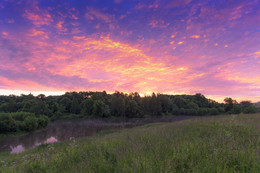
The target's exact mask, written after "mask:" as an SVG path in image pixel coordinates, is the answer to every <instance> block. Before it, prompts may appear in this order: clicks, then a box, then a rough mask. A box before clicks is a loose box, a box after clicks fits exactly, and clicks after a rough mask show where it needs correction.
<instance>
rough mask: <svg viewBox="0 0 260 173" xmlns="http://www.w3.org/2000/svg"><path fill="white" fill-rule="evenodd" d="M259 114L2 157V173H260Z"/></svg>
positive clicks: (143, 129)
mask: <svg viewBox="0 0 260 173" xmlns="http://www.w3.org/2000/svg"><path fill="white" fill-rule="evenodd" d="M259 124H260V114H251V115H223V116H216V117H204V118H203V117H202V118H197V119H190V120H184V121H179V122H172V123H155V124H148V125H145V126H140V127H135V128H132V129H124V130H120V131H114V132H109V133H101V134H99V135H97V136H94V137H91V138H82V139H79V140H76V141H69V142H62V143H56V144H49V145H41V146H39V147H37V148H35V149H32V150H28V151H26V152H24V153H20V154H12V155H10V154H6V153H3V154H0V167H1V168H0V172H1V171H2V172H102V173H103V172H134V173H135V172H142V173H143V172H149V173H150V172H156V173H157V172H207V173H208V172H260V138H259V134H260V126H259Z"/></svg>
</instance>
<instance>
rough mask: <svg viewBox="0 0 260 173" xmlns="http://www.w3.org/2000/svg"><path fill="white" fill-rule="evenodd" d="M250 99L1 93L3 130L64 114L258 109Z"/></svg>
mask: <svg viewBox="0 0 260 173" xmlns="http://www.w3.org/2000/svg"><path fill="white" fill-rule="evenodd" d="M258 111H259V110H258V108H256V107H255V106H254V105H253V104H252V103H251V102H249V101H243V102H240V103H237V101H235V100H233V99H232V98H226V99H225V100H224V103H218V102H216V101H214V100H211V99H207V98H206V97H205V96H203V95H202V94H195V95H165V94H154V93H153V94H152V95H151V96H145V97H141V96H140V95H139V94H138V93H137V92H135V93H130V94H125V93H121V92H117V91H116V92H115V93H113V94H107V93H106V92H105V91H103V92H67V93H65V94H64V95H61V96H48V97H46V96H45V95H43V94H40V95H38V96H33V95H32V94H29V95H21V96H14V95H10V96H0V133H5V132H15V131H32V130H35V129H38V128H42V127H45V126H46V125H47V124H48V121H49V119H50V120H55V119H61V118H76V117H77V118H84V117H86V118H88V117H89V118H91V117H94V118H103V117H111V116H113V117H124V118H139V117H144V116H146V115H149V116H163V115H200V116H203V115H218V114H223V113H227V114H239V113H241V112H243V113H255V112H258Z"/></svg>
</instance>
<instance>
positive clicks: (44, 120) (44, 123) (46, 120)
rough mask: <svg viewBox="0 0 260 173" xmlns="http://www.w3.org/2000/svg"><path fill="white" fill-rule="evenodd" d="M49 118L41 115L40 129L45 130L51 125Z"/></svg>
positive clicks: (39, 119) (39, 120)
mask: <svg viewBox="0 0 260 173" xmlns="http://www.w3.org/2000/svg"><path fill="white" fill-rule="evenodd" d="M49 121H50V120H49V118H48V117H47V116H45V115H41V116H40V117H39V118H38V128H39V129H40V128H44V127H46V126H47V125H48V123H49Z"/></svg>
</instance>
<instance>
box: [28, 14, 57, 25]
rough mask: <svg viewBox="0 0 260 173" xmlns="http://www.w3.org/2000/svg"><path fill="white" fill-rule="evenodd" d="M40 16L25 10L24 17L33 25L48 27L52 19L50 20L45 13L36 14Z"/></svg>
mask: <svg viewBox="0 0 260 173" xmlns="http://www.w3.org/2000/svg"><path fill="white" fill-rule="evenodd" d="M38 13H41V14H37V13H34V12H31V11H29V10H25V14H24V16H25V17H26V18H27V19H29V20H31V21H32V22H33V24H34V25H36V26H40V25H50V24H51V22H52V21H53V19H52V18H51V15H50V14H49V13H47V12H38Z"/></svg>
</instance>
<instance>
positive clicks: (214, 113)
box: [210, 108, 220, 115]
mask: <svg viewBox="0 0 260 173" xmlns="http://www.w3.org/2000/svg"><path fill="white" fill-rule="evenodd" d="M218 114H220V113H219V111H218V110H217V109H216V108H212V109H210V115H218Z"/></svg>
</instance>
